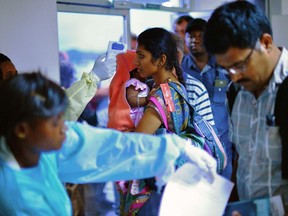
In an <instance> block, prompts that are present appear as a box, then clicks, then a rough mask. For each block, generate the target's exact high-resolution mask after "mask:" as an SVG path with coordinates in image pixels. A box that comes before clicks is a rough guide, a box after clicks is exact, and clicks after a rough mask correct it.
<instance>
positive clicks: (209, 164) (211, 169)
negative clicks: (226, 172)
mask: <svg viewBox="0 0 288 216" xmlns="http://www.w3.org/2000/svg"><path fill="white" fill-rule="evenodd" d="M183 154H184V156H185V158H186V160H187V162H189V163H192V164H195V165H196V166H197V167H198V168H199V169H201V170H202V171H203V175H205V178H206V179H207V180H209V181H210V182H211V183H212V182H213V181H214V179H215V176H216V175H217V171H216V166H217V164H216V160H215V159H214V158H213V157H212V156H210V155H209V154H208V153H207V152H206V151H204V150H202V149H200V148H198V147H195V146H193V145H192V144H191V143H190V142H189V141H187V144H186V147H185V149H184V152H183Z"/></svg>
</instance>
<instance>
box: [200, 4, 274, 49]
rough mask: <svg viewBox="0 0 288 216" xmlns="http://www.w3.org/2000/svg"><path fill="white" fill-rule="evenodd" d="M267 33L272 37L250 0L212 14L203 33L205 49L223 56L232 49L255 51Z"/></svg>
mask: <svg viewBox="0 0 288 216" xmlns="http://www.w3.org/2000/svg"><path fill="white" fill-rule="evenodd" d="M264 33H268V34H270V35H271V36H272V29H271V25H270V22H269V20H268V18H267V17H266V15H265V13H264V12H263V11H262V9H260V8H258V7H257V6H255V5H254V4H252V3H249V2H248V1H235V2H231V3H226V4H224V5H222V6H220V7H218V8H217V9H215V11H214V12H213V13H212V15H211V17H210V18H209V20H208V22H207V25H206V29H205V31H204V46H205V49H206V50H207V52H209V53H210V54H223V53H225V52H226V51H227V50H228V49H229V48H230V47H236V48H240V49H245V48H253V47H254V46H255V43H256V41H257V39H258V38H261V36H262V35H263V34H264Z"/></svg>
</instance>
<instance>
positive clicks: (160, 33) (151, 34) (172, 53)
mask: <svg viewBox="0 0 288 216" xmlns="http://www.w3.org/2000/svg"><path fill="white" fill-rule="evenodd" d="M137 42H138V46H143V47H144V48H145V49H146V50H147V51H149V52H150V53H151V55H152V58H153V61H156V60H157V59H158V58H160V57H161V55H162V54H164V55H165V56H166V57H167V60H166V64H165V69H166V70H168V71H172V70H173V69H174V68H175V70H176V74H177V76H178V80H179V81H180V82H181V83H182V84H183V85H184V86H185V82H184V79H183V75H182V70H181V68H180V65H179V62H178V55H177V46H176V43H175V40H174V39H173V37H172V35H171V33H170V32H169V31H167V30H165V29H163V28H150V29H147V30H145V31H143V32H142V33H141V34H140V35H139V36H138V38H137Z"/></svg>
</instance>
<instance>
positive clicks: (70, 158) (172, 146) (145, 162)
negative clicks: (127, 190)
mask: <svg viewBox="0 0 288 216" xmlns="http://www.w3.org/2000/svg"><path fill="white" fill-rule="evenodd" d="M68 128H69V130H68V131H67V139H66V141H65V143H64V146H63V149H62V151H61V152H60V154H59V155H58V167H59V168H58V171H59V172H58V173H59V176H60V179H61V180H62V181H63V182H71V183H88V182H106V181H116V180H131V179H141V178H148V177H152V176H161V177H163V175H171V172H167V170H171V169H173V168H174V163H175V161H176V159H177V158H178V157H180V156H181V157H186V159H187V160H188V162H191V163H194V164H196V165H197V166H199V167H200V168H201V169H202V170H203V171H204V173H207V172H208V173H212V176H213V175H214V174H213V173H216V162H215V161H214V159H213V158H211V157H210V156H209V155H208V154H207V153H206V152H204V151H203V150H201V149H198V148H196V147H193V146H192V145H191V144H190V143H189V142H188V141H186V140H184V139H182V138H180V137H179V136H177V135H167V136H153V135H147V134H142V133H122V132H119V131H116V130H112V129H100V128H95V127H91V126H89V125H83V124H80V123H69V124H68ZM168 177H169V176H164V177H163V178H164V179H168Z"/></svg>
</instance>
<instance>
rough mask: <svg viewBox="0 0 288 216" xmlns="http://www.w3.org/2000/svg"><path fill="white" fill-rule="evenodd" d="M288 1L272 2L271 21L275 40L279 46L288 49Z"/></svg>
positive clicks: (278, 0)
mask: <svg viewBox="0 0 288 216" xmlns="http://www.w3.org/2000/svg"><path fill="white" fill-rule="evenodd" d="M287 20H288V0H277V1H275V0H270V21H271V25H272V29H273V40H274V42H275V44H276V45H278V46H285V47H286V48H288V22H287Z"/></svg>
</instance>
